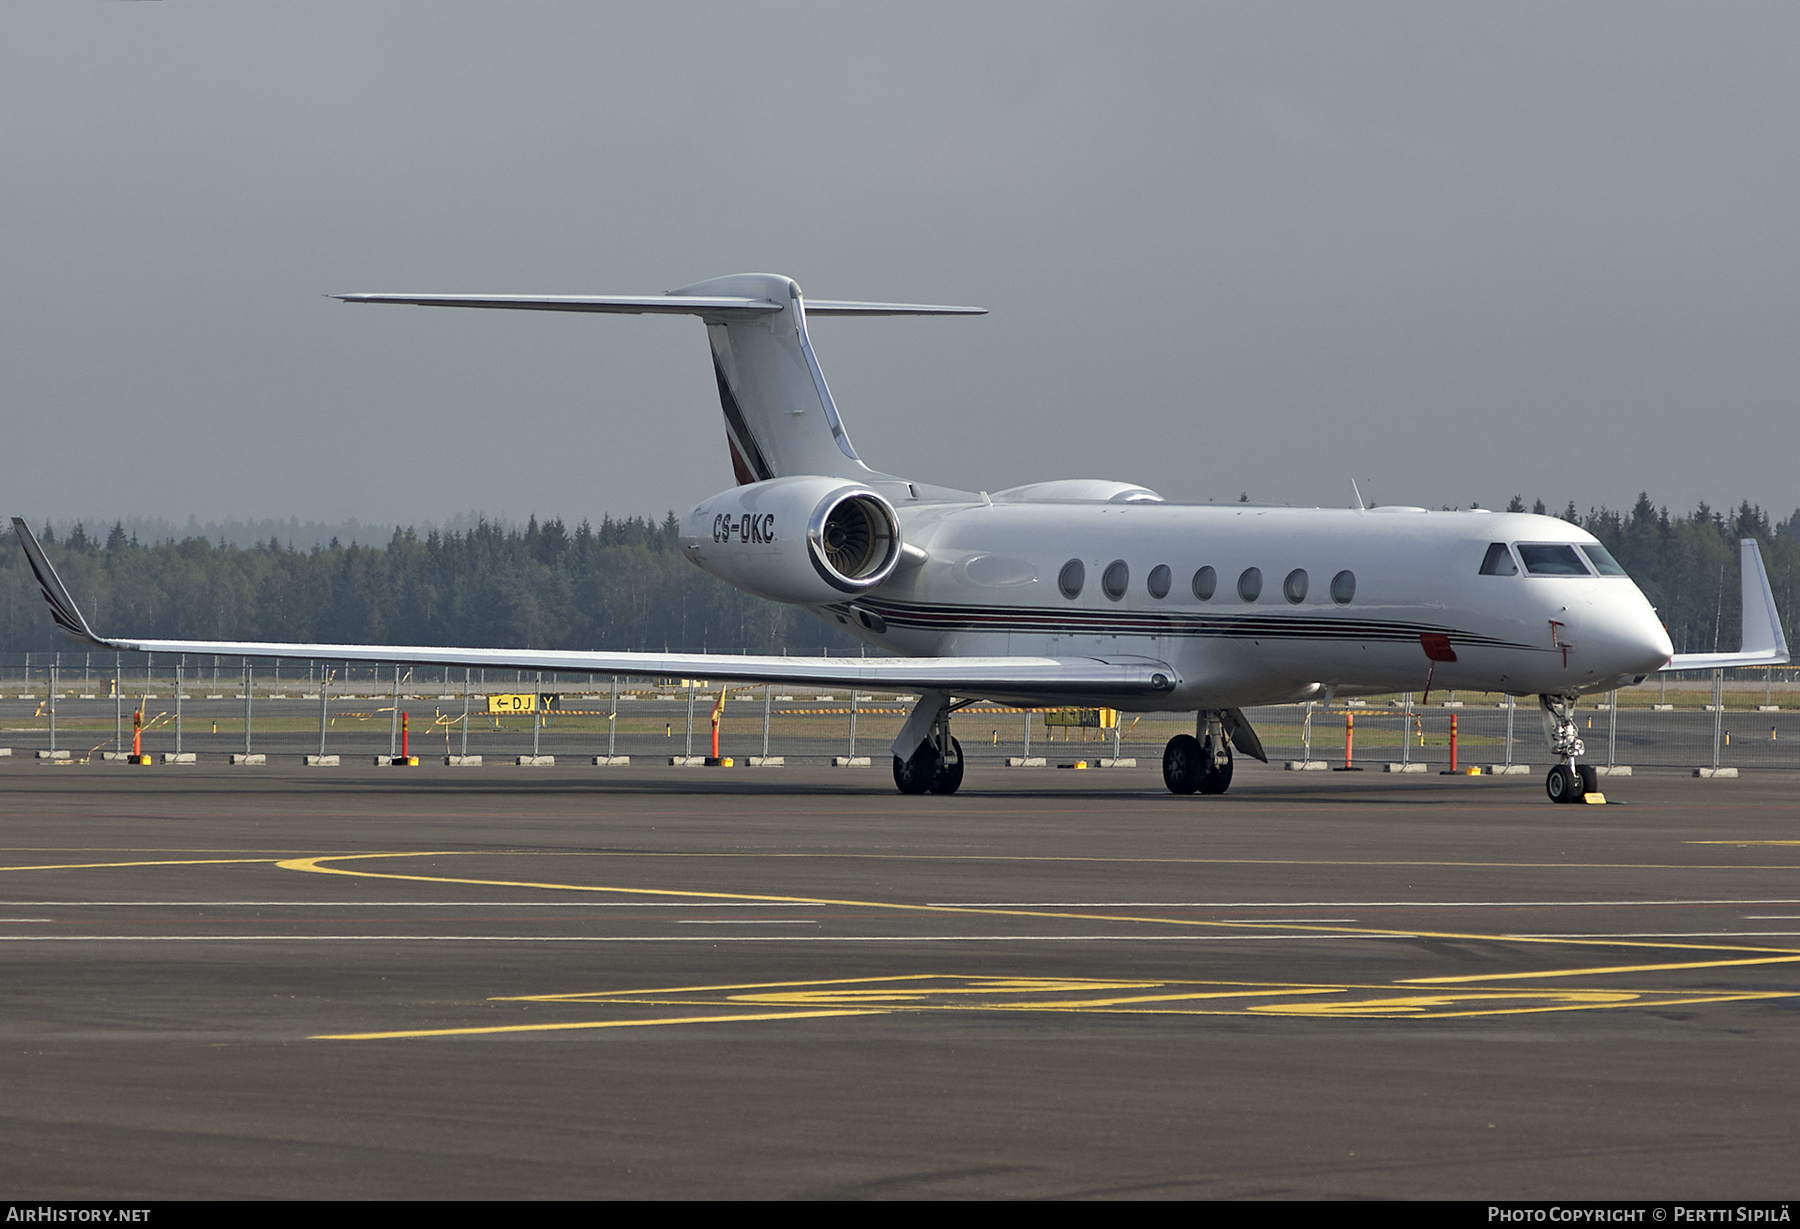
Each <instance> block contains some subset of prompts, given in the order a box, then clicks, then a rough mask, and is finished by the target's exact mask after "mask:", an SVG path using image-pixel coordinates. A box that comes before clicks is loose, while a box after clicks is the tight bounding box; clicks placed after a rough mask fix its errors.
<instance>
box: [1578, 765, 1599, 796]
mask: <svg viewBox="0 0 1800 1229" xmlns="http://www.w3.org/2000/svg"><path fill="white" fill-rule="evenodd" d="M1576 771H1577V772H1579V773H1580V774H1581V792H1582V793H1584V794H1597V793H1599V792H1600V772H1599V770H1598V769H1596V768H1595V767H1594V766H1593V765H1592V764H1582V765H1579V766H1578V767H1577V768H1576Z"/></svg>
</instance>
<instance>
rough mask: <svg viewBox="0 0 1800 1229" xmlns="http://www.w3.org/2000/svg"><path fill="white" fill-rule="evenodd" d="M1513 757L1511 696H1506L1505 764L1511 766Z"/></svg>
mask: <svg viewBox="0 0 1800 1229" xmlns="http://www.w3.org/2000/svg"><path fill="white" fill-rule="evenodd" d="M1512 757H1513V698H1512V697H1511V696H1507V697H1506V766H1507V767H1508V768H1511V767H1512Z"/></svg>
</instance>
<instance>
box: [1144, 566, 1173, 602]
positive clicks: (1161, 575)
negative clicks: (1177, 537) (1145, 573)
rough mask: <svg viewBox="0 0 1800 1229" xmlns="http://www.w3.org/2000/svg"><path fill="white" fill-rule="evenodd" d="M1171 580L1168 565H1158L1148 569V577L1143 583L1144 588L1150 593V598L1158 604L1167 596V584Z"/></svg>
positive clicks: (1171, 576)
mask: <svg viewBox="0 0 1800 1229" xmlns="http://www.w3.org/2000/svg"><path fill="white" fill-rule="evenodd" d="M1173 579H1174V575H1173V573H1171V572H1170V571H1169V565H1168V564H1166V563H1159V564H1157V565H1156V566H1155V567H1153V568H1151V569H1150V577H1149V579H1147V580H1146V581H1144V588H1146V589H1148V590H1149V591H1150V596H1151V597H1153V598H1155V599H1156V600H1157V601H1159V602H1160V601H1162V599H1163V598H1165V597H1168V596H1169V584H1170V582H1171V581H1172V580H1173Z"/></svg>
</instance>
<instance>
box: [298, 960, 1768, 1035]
mask: <svg viewBox="0 0 1800 1229" xmlns="http://www.w3.org/2000/svg"><path fill="white" fill-rule="evenodd" d="M1132 989H1140V990H1146V991H1155V992H1157V993H1146V994H1138V995H1130V994H1111V995H1104V996H1100V997H1095V992H1096V991H1103V990H1115V991H1116V990H1132ZM1058 994H1065V995H1070V996H1072V997H1068V998H1060V999H1059V998H1055V997H1051V996H1055V995H1058ZM708 995H711V996H714V997H707V996H708ZM1792 997H1796V996H1795V995H1794V994H1792V993H1786V992H1776V991H1741V992H1717V991H1683V990H1671V991H1659V990H1638V989H1622V988H1588V987H1584V988H1581V989H1560V990H1540V989H1526V988H1518V989H1512V988H1493V987H1469V988H1466V989H1457V990H1453V991H1436V992H1412V993H1407V992H1405V991H1402V990H1401V989H1400V987H1399V986H1397V985H1385V986H1384V985H1350V984H1346V985H1312V984H1305V983H1254V982H1160V981H1135V980H1133V981H1111V980H1105V979H1083V978H1032V977H1019V978H983V977H954V976H940V975H934V974H912V975H904V976H898V977H875V978H866V979H855V978H838V979H832V980H828V981H808V982H761V983H750V984H740V985H722V986H696V987H668V988H663V989H646V990H626V991H611V992H608V991H585V992H579V993H573V994H550V995H513V996H506V997H496V998H494V999H491V1000H489V1001H490V1002H538V1003H545V1002H554V1003H567V1004H581V1005H589V1006H596V1007H611V1008H632V1009H640V1010H641V1009H643V1008H656V1007H661V1008H669V1007H686V1008H689V1009H693V1008H708V1007H710V1008H716V1009H718V1010H717V1011H715V1012H714V1013H712V1014H707V1015H697V1014H692V1012H691V1010H690V1012H688V1013H684V1014H681V1015H671V1016H658V1017H653V1018H649V1019H614V1020H597V1021H573V1022H562V1023H548V1024H539V1023H532V1024H514V1025H505V1024H503V1025H484V1026H479V1027H471V1028H448V1029H406V1030H393V1031H387V1032H368V1033H336V1034H325V1035H322V1036H319V1037H316V1038H315V1040H325V1041H344V1040H361V1041H369V1040H388V1039H395V1038H407V1037H449V1036H473V1035H479V1034H489V1033H529V1032H562V1031H570V1030H576V1029H592V1028H642V1027H651V1026H657V1025H667V1024H711V1023H732V1022H744V1021H758V1020H792V1019H820V1018H828V1017H840V1016H872V1015H887V1014H894V1013H914V1014H918V1013H924V1012H965V1013H966V1012H1054V1013H1067V1014H1083V1013H1087V1014H1093V1013H1104V1014H1130V1015H1182V1016H1251V1017H1256V1016H1260V1017H1263V1018H1265V1019H1266V1018H1269V1017H1289V1018H1297V1017H1305V1018H1312V1019H1358V1018H1362V1019H1415V1020H1426V1019H1431V1020H1441V1019H1452V1018H1464V1017H1473V1016H1494V1015H1523V1014H1531V1013H1543V1012H1555V1011H1594V1010H1607V1009H1613V1008H1620V1007H1661V1006H1687V1005H1692V1004H1697V1003H1721V1002H1742V1001H1748V1000H1756V999H1772V998H1792ZM1225 1000H1232V1002H1230V1003H1226V1002H1225ZM1244 1000H1260V1001H1251V1002H1245V1001H1244ZM743 1003H758V1004H764V1005H767V1006H775V1005H777V1004H791V1005H792V1006H794V1007H796V1008H803V1010H794V1011H762V1012H750V1013H746V1012H742V1011H735V1010H732V1008H734V1007H735V1006H737V1005H738V1004H743ZM826 1004H831V1005H830V1006H826Z"/></svg>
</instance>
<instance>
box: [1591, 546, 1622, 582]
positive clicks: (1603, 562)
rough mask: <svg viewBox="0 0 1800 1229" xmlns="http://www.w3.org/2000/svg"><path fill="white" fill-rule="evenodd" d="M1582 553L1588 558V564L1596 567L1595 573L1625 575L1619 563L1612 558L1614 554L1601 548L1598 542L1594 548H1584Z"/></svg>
mask: <svg viewBox="0 0 1800 1229" xmlns="http://www.w3.org/2000/svg"><path fill="white" fill-rule="evenodd" d="M1581 553H1582V554H1584V555H1586V556H1587V557H1588V562H1589V563H1591V564H1593V565H1594V571H1596V572H1598V573H1600V575H1602V576H1623V575H1625V569H1624V568H1622V567H1620V566H1619V561H1618V560H1617V559H1614V558H1613V557H1612V552H1611V551H1609V550H1607V549H1606V548H1605V547H1604V546H1601V545H1600V544H1599V543H1598V542H1596V543H1594V545H1592V546H1584V547H1582V548H1581Z"/></svg>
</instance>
